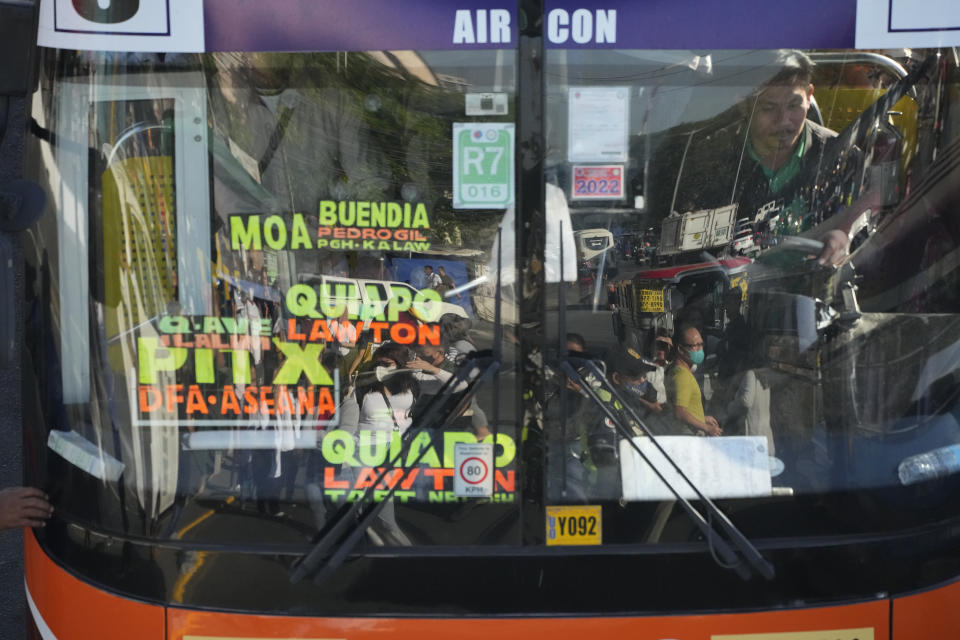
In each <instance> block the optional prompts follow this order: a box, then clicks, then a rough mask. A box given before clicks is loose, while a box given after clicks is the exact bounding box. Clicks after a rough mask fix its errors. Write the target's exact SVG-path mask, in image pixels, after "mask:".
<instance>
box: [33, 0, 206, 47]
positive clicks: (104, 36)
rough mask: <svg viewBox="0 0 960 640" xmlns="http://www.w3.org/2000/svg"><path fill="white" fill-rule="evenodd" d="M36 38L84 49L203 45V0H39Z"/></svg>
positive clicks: (42, 42) (43, 43)
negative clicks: (38, 20)
mask: <svg viewBox="0 0 960 640" xmlns="http://www.w3.org/2000/svg"><path fill="white" fill-rule="evenodd" d="M37 42H38V44H40V45H41V46H44V47H55V48H59V49H82V50H87V51H141V52H158V51H165V52H190V51H193V52H197V51H203V50H204V26H203V2H201V0H41V2H40V24H39V28H38V30H37Z"/></svg>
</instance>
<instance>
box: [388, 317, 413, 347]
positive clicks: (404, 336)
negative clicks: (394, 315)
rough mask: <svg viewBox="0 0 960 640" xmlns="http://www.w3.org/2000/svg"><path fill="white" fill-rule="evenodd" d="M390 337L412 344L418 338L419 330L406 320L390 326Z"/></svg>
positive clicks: (400, 342)
mask: <svg viewBox="0 0 960 640" xmlns="http://www.w3.org/2000/svg"><path fill="white" fill-rule="evenodd" d="M390 339H391V340H393V341H394V342H397V343H399V344H410V343H411V342H413V341H414V340H416V339H417V330H416V329H414V328H413V327H412V326H411V325H409V324H407V323H406V322H397V323H395V324H394V325H393V326H392V327H390Z"/></svg>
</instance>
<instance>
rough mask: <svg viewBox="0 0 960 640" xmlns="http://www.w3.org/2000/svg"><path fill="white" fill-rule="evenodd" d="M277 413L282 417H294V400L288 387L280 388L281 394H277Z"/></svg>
mask: <svg viewBox="0 0 960 640" xmlns="http://www.w3.org/2000/svg"><path fill="white" fill-rule="evenodd" d="M277 395H278V396H279V397H278V398H277V413H278V414H280V415H283V414H286V415H293V398H291V397H290V392H289V391H287V388H286V387H280V393H279V394H277Z"/></svg>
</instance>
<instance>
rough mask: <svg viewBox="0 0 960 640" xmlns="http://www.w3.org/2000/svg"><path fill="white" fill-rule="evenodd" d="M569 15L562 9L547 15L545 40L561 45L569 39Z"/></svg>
mask: <svg viewBox="0 0 960 640" xmlns="http://www.w3.org/2000/svg"><path fill="white" fill-rule="evenodd" d="M569 24H570V14H568V13H567V12H566V11H565V10H563V9H554V10H553V11H551V12H550V13H549V14H547V38H548V39H549V40H550V42H552V43H554V44H563V43H564V42H566V41H567V38H568V37H570V30H569V29H567V26H568V25H569Z"/></svg>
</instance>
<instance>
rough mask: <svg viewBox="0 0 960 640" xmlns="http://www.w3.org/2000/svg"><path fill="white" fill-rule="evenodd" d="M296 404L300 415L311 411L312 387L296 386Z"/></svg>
mask: <svg viewBox="0 0 960 640" xmlns="http://www.w3.org/2000/svg"><path fill="white" fill-rule="evenodd" d="M297 404H298V405H299V406H300V415H303V414H304V413H306V414H308V415H309V414H311V413H313V387H310V388H309V389H304V388H303V387H297Z"/></svg>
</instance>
